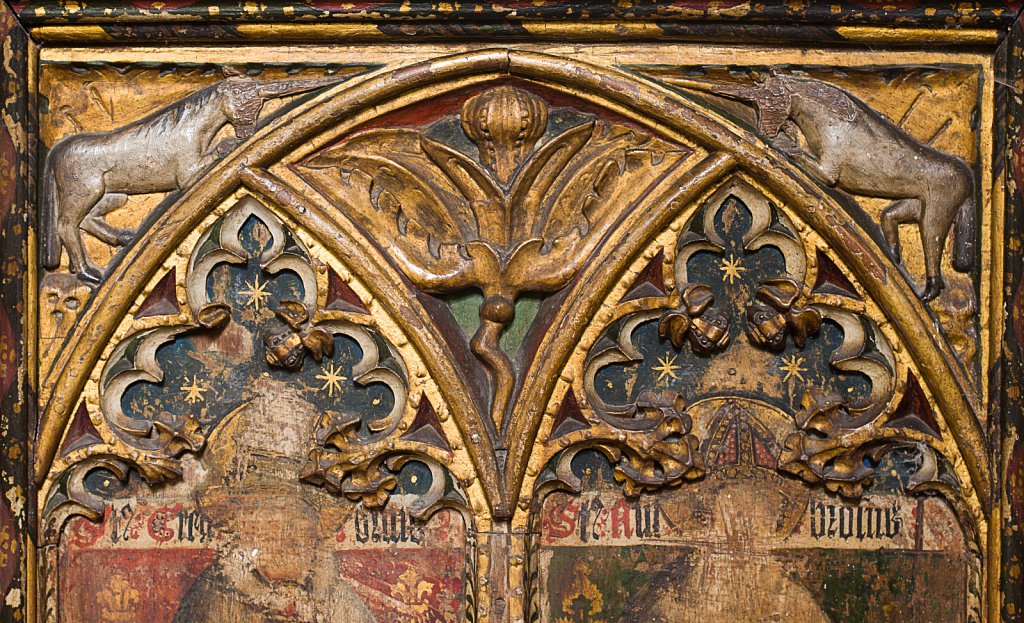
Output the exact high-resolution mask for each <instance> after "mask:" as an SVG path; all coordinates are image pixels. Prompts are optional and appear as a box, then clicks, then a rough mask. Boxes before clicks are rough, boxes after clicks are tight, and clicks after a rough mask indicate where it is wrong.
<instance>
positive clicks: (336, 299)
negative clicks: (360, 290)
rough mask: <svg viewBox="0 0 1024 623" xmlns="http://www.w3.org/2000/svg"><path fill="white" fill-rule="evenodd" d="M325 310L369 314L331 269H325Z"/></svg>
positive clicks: (357, 297)
mask: <svg viewBox="0 0 1024 623" xmlns="http://www.w3.org/2000/svg"><path fill="white" fill-rule="evenodd" d="M327 309H331V310H335V311H347V312H354V313H357V314H369V313H370V310H368V309H366V306H365V305H363V302H362V301H360V300H359V296H358V295H356V293H355V292H353V291H352V288H350V287H349V286H348V284H347V283H345V281H344V280H343V279H342V278H341V275H339V274H338V273H337V272H335V270H334V269H333V268H330V267H328V268H327Z"/></svg>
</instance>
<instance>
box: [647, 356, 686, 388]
mask: <svg viewBox="0 0 1024 623" xmlns="http://www.w3.org/2000/svg"><path fill="white" fill-rule="evenodd" d="M658 363H659V364H661V365H657V366H654V367H653V368H651V369H652V370H654V371H655V372H660V374H659V375H658V379H657V380H656V381H655V383H660V382H661V381H662V379H664V378H665V377H669V378H673V379H678V378H679V377H678V376H676V370H681V369H682V368H681V367H680V366H677V365H676V356H675V355H672V354H670V353H665V356H664V357H658Z"/></svg>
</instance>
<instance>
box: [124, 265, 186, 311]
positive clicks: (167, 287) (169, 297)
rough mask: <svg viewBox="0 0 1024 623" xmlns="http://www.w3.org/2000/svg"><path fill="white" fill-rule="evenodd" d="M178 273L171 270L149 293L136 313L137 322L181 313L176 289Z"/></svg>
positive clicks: (173, 269)
mask: <svg viewBox="0 0 1024 623" xmlns="http://www.w3.org/2000/svg"><path fill="white" fill-rule="evenodd" d="M176 272H177V269H175V268H171V270H169V271H167V274H166V275H164V278H163V279H161V280H160V282H159V283H157V284H156V287H155V288H153V291H152V292H150V293H149V296H147V297H146V300H144V301H142V305H139V309H138V311H136V312H135V319H136V320H138V319H140V318H149V317H152V316H173V315H175V314H177V313H179V312H180V311H181V308H180V307H178V292H177V287H176V284H177V282H178V280H177V275H176Z"/></svg>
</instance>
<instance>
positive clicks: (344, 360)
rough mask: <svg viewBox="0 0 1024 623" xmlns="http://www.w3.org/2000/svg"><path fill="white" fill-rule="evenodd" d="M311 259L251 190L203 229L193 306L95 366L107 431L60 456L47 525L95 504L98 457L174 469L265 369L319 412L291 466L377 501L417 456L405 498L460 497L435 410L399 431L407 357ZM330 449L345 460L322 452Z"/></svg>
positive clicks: (414, 503) (433, 501)
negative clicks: (344, 302)
mask: <svg viewBox="0 0 1024 623" xmlns="http://www.w3.org/2000/svg"><path fill="white" fill-rule="evenodd" d="M317 265H318V264H317V263H316V261H315V260H314V259H313V258H312V257H311V255H310V254H309V252H308V250H307V249H306V248H305V246H304V245H303V244H302V243H301V242H300V241H299V240H298V238H297V237H296V236H295V235H293V234H292V232H290V231H289V230H288V229H287V228H286V227H285V225H284V224H283V223H282V222H281V220H280V219H278V218H277V217H276V216H275V215H274V214H273V213H272V212H271V211H269V210H268V209H267V208H265V207H263V205H262V204H260V203H259V202H257V201H255V200H253V199H251V198H246V199H243V200H242V201H240V202H239V203H238V204H237V205H235V206H234V207H233V208H232V209H230V210H229V211H228V212H227V213H226V214H225V215H224V216H223V217H221V218H220V219H219V220H218V221H217V222H216V223H215V224H214V225H213V226H212V227H211V228H210V230H208V231H207V232H206V233H205V234H203V235H202V236H201V237H200V238H199V241H198V244H197V246H196V248H195V250H194V252H193V253H192V255H191V257H190V260H189V262H188V271H187V275H186V277H185V279H184V288H183V289H184V292H185V294H186V299H187V301H186V302H187V312H185V313H183V314H177V315H172V316H168V317H167V321H169V322H164V323H163V324H160V323H157V326H155V327H153V328H149V329H143V330H141V331H138V332H136V333H133V334H131V335H129V336H128V337H127V338H126V339H125V340H124V341H123V342H122V343H121V344H119V345H117V346H116V347H115V348H114V349H113V351H112V354H111V356H110V357H109V359H108V361H107V363H106V366H105V367H104V369H103V371H102V373H101V374H100V376H99V382H98V385H97V390H98V406H99V413H98V416H94V417H93V422H94V423H96V424H97V430H98V431H100V434H101V435H102V436H103V437H104V438H105V440H104V441H105V442H104V443H93V444H92V445H86V446H85V447H81V449H77V450H75V451H74V452H73V453H72V454H71V455H70V456H69V457H68V458H69V460H70V461H71V462H70V464H69V466H68V467H67V469H66V470H65V471H64V472H63V474H61V475H60V476H58V478H57V479H56V481H55V483H54V486H53V488H52V489H51V494H50V497H49V499H48V501H47V504H46V511H45V513H44V514H45V515H46V517H47V522H48V524H47V525H49V526H50V527H51V528H52V529H51V530H50V532H51V534H50V536H51V537H54V538H55V537H56V535H57V533H58V532H59V529H60V526H61V525H62V524H63V521H64V518H66V517H67V516H68V514H71V513H80V514H85V515H86V516H87V517H90V518H96V516H97V513H98V512H100V509H101V508H102V504H103V500H102V499H101V497H100V496H98V494H97V493H96V491H94V487H91V486H90V485H89V479H90V478H92V477H93V476H92V475H93V474H95V473H97V472H98V471H102V472H103V473H104V474H106V475H107V477H108V478H110V479H113V480H119V481H123V480H124V479H126V478H127V477H128V473H129V469H130V468H135V469H137V470H138V471H139V473H140V474H141V475H142V476H143V477H144V478H145V480H147V481H148V482H149V483H156V482H160V481H164V480H168V479H171V478H174V477H176V476H180V474H181V455H182V454H184V453H186V452H193V453H195V452H199V451H200V450H201V449H202V447H203V445H204V442H205V439H206V437H207V435H209V434H210V432H211V431H212V430H213V429H214V428H216V427H217V426H218V424H219V423H220V421H221V420H222V419H224V418H225V417H227V416H228V415H229V414H230V413H232V412H234V411H235V410H236V409H237V408H238V407H239V406H240V405H242V404H243V403H245V402H246V401H247V400H252V399H253V398H254V397H255V396H256V395H257V394H259V392H260V391H262V390H260V389H259V388H260V387H262V386H263V385H265V384H266V383H265V382H264V381H262V380H261V379H267V381H268V382H283V383H288V384H292V385H293V386H294V387H297V388H299V391H301V392H303V394H304V396H305V400H308V401H309V402H310V403H311V404H313V405H315V406H316V407H317V408H319V409H321V411H322V413H323V416H322V420H321V421H320V422H319V423H317V424H316V425H315V426H314V427H313V430H314V438H312V439H308V440H306V443H307V444H308V445H309V447H311V448H313V450H312V452H311V454H310V457H309V465H307V466H306V467H305V468H304V469H303V471H302V473H301V474H300V473H295V475H294V478H295V479H296V480H297V479H298V478H300V476H301V477H303V478H305V479H306V480H308V481H312V482H317V483H320V484H324V485H325V486H327V488H328V489H331V490H334V491H343V492H344V493H345V494H346V495H348V496H349V497H352V498H354V499H360V498H366V499H367V501H368V502H369V503H370V504H374V503H376V504H380V503H382V502H383V501H384V499H385V498H386V496H387V495H388V491H390V490H391V489H394V487H395V484H396V477H397V476H398V475H399V474H400V473H401V472H402V470H403V469H404V468H405V467H406V466H407V465H409V464H410V463H411V462H414V461H415V462H418V463H419V464H420V467H417V468H416V469H426V470H427V471H426V473H425V475H424V478H422V479H421V482H422V483H423V484H421V486H420V487H419V488H418V489H416V494H415V495H412V496H411V498H410V500H409V503H410V506H411V508H413V509H414V510H415V511H417V512H419V513H421V514H424V513H427V512H429V511H432V510H433V509H434V508H436V507H437V506H438V503H440V502H445V503H459V502H464V499H463V497H462V496H461V494H459V493H457V486H456V485H455V484H454V481H453V479H452V477H451V475H450V474H448V472H447V470H445V469H444V468H442V467H441V461H439V460H438V459H439V458H440V459H442V460H447V459H448V458H449V457H450V455H451V449H450V446H449V444H448V443H447V440H446V438H445V437H444V433H443V431H441V428H440V424H439V422H438V420H437V416H436V414H435V415H433V419H431V418H429V417H426V418H421V417H418V418H416V419H415V421H414V427H415V426H419V427H420V428H423V427H424V426H426V427H433V429H434V430H433V432H434V435H433V436H429V435H423V434H420V435H419V436H413V437H408V436H407V438H404V439H403V440H401V441H400V442H399V443H398V444H396V442H395V439H394V438H397V437H399V436H402V435H403V433H405V432H406V429H408V428H409V427H408V425H406V424H402V420H403V417H404V416H405V415H406V414H410V415H412V414H415V413H416V411H414V410H412V408H411V407H410V406H409V399H408V389H407V388H408V381H407V379H408V373H407V372H406V369H405V364H404V363H403V361H402V360H401V358H400V357H399V356H398V355H397V352H396V351H395V349H394V348H393V347H392V346H391V345H390V344H388V342H387V341H386V340H385V339H384V338H383V337H381V336H380V335H379V334H378V333H377V332H376V331H375V330H374V329H373V328H372V324H373V323H372V320H371V319H370V317H369V316H367V315H366V314H365V311H363V310H359V311H347V310H342V311H338V310H333V311H332V310H328V309H322V308H321V307H320V301H321V300H326V298H327V297H326V295H325V296H320V295H319V294H318V293H319V289H318V279H317V274H316V272H317ZM320 267H321V270H324V269H326V267H324V266H322V265H320ZM325 281H329V279H328V280H325ZM182 319H185V320H186V321H187V323H182V322H181V320H182ZM149 320H151V319H147V321H149ZM428 404H429V403H428V399H427V398H426V397H425V396H423V397H421V398H420V405H421V407H422V406H424V405H428ZM421 410H422V409H421ZM431 413H433V412H432V410H431ZM410 432H412V431H410ZM335 451H337V452H340V453H341V455H343V457H344V461H341V462H339V461H335V462H334V463H332V464H331V465H330V466H329V467H328V466H326V465H325V464H326V463H330V462H331V461H330V457H332V456H334V455H333V454H332V452H335ZM321 468H323V469H321ZM437 492H441V493H437Z"/></svg>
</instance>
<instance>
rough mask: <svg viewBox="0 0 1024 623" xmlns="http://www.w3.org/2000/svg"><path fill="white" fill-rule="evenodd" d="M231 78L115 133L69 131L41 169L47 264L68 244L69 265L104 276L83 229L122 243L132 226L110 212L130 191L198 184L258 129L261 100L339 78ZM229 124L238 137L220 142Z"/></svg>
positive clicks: (95, 277)
mask: <svg viewBox="0 0 1024 623" xmlns="http://www.w3.org/2000/svg"><path fill="white" fill-rule="evenodd" d="M224 74H225V76H226V79H225V80H222V81H221V82H218V83H217V84H214V85H211V86H209V87H207V88H205V89H203V90H201V91H199V92H197V93H195V94H193V95H190V96H189V97H186V98H184V99H182V100H180V101H178V102H175V103H174V104H171V105H170V106H168V107H166V108H164V109H162V110H159V111H157V112H155V113H153V114H151V115H149V116H147V117H145V118H143V119H140V120H138V121H135V122H133V123H129V124H128V125H126V126H123V127H121V128H117V129H115V130H111V131H109V132H95V133H92V132H90V133H82V134H75V135H73V136H69V137H67V138H65V139H63V140H61V141H60V142H58V143H57V144H56V145H54V146H53V149H52V150H50V153H49V155H48V156H47V158H46V164H45V167H44V170H43V187H42V197H41V200H42V201H41V203H42V215H41V223H40V225H41V230H42V232H43V258H42V261H43V265H44V266H45V267H46V268H48V269H54V268H57V267H58V266H59V265H60V257H61V248H62V247H63V248H64V249H67V252H68V263H69V268H70V270H71V272H73V273H76V274H77V275H78V278H79V279H81V280H82V281H86V282H92V283H99V281H100V280H101V278H102V275H101V273H100V271H99V270H98V269H97V268H96V267H95V266H94V265H93V264H92V262H91V261H90V260H89V257H88V256H87V255H86V252H85V248H84V245H83V243H82V231H86V232H88V233H90V234H92V235H94V236H96V237H97V238H99V239H100V240H101V241H103V242H105V243H107V244H109V245H112V246H124V245H127V244H129V243H130V242H131V241H132V240H133V239H134V237H135V235H136V231H135V230H133V229H123V228H116V227H112V226H111V225H110V224H109V223H107V222H106V220H104V217H105V216H106V215H107V214H109V213H110V212H112V211H113V210H116V209H118V208H120V207H122V206H123V205H124V204H125V203H126V202H127V201H128V197H129V195H139V194H146V193H160V192H172V191H176V190H181V189H183V188H186V187H188V186H189V185H190V184H192V183H193V182H194V181H196V179H198V178H199V176H200V175H201V174H202V173H203V172H204V171H206V170H207V169H208V168H209V167H210V165H212V164H213V163H214V162H215V161H216V160H217V159H219V158H220V157H221V156H223V155H225V153H226V152H227V151H229V150H230V149H232V148H234V147H235V146H236V145H237V144H238V143H239V142H241V141H243V140H245V139H246V138H248V137H249V136H250V135H252V133H253V132H254V131H255V130H256V123H257V121H258V119H259V115H260V112H261V111H262V109H263V104H264V103H265V102H266V101H267V100H268V99H271V98H277V97H285V96H288V95H295V94H298V93H303V92H306V91H311V90H313V89H317V88H320V87H323V86H327V85H330V84H335V83H337V82H338V79H336V78H313V79H295V80H279V81H262V80H256V79H254V78H250V77H246V76H242V75H240V74H239V73H238V72H235V71H233V70H230V69H225V70H224ZM228 124H230V125H231V126H232V128H233V129H234V132H235V138H234V139H230V138H229V139H225V140H223V141H221V142H219V143H218V144H216V145H215V144H214V141H215V140H216V138H217V135H218V133H219V132H220V131H221V129H223V128H224V126H225V125H228Z"/></svg>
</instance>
